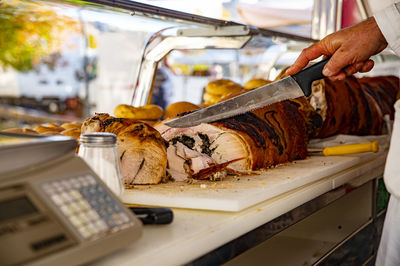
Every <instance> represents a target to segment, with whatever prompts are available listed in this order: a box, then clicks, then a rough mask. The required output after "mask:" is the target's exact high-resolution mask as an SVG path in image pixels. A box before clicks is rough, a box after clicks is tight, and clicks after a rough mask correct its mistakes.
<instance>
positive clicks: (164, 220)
mask: <svg viewBox="0 0 400 266" xmlns="http://www.w3.org/2000/svg"><path fill="white" fill-rule="evenodd" d="M129 209H130V210H131V211H132V212H133V213H134V214H135V215H136V217H137V218H139V219H140V220H141V221H142V223H143V224H169V223H171V222H172V220H173V219H174V213H173V212H172V210H171V209H169V208H145V207H129Z"/></svg>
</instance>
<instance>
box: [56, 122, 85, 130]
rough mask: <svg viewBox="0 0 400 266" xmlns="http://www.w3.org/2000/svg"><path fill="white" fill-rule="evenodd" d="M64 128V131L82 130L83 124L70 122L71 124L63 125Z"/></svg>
mask: <svg viewBox="0 0 400 266" xmlns="http://www.w3.org/2000/svg"><path fill="white" fill-rule="evenodd" d="M61 127H62V128H64V129H70V128H79V129H80V128H81V127H82V123H81V122H70V123H64V124H62V125H61Z"/></svg>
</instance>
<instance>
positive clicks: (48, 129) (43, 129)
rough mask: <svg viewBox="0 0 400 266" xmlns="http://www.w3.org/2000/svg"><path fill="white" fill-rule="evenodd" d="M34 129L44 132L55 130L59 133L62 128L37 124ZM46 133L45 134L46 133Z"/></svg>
mask: <svg viewBox="0 0 400 266" xmlns="http://www.w3.org/2000/svg"><path fill="white" fill-rule="evenodd" d="M34 130H35V131H37V132H39V133H42V134H44V133H45V132H56V133H59V132H61V131H63V130H64V129H63V128H62V127H46V126H37V127H35V128H34ZM46 135H47V134H46Z"/></svg>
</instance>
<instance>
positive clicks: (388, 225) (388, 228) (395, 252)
mask: <svg viewBox="0 0 400 266" xmlns="http://www.w3.org/2000/svg"><path fill="white" fill-rule="evenodd" d="M395 109H396V114H395V121H394V126H393V133H392V139H391V142H390V149H389V154H388V157H387V161H386V166H385V173H384V178H383V179H384V181H385V185H386V188H387V190H388V191H389V192H390V194H391V196H390V201H389V205H388V209H387V212H386V217H385V223H384V225H383V232H382V238H381V242H380V245H379V249H378V255H377V258H376V263H375V265H376V266H392V265H393V266H394V265H400V100H398V101H397V102H396V103H395Z"/></svg>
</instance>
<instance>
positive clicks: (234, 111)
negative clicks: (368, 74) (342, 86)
mask: <svg viewBox="0 0 400 266" xmlns="http://www.w3.org/2000/svg"><path fill="white" fill-rule="evenodd" d="M328 61H329V58H327V59H325V60H322V61H321V62H318V63H316V64H313V65H312V66H310V67H308V68H305V69H304V70H302V71H300V72H299V73H297V74H295V75H293V76H288V77H285V78H283V79H281V80H278V81H276V82H273V83H270V84H267V85H265V86H262V87H260V88H257V89H254V90H251V91H249V92H246V93H244V94H241V95H239V96H236V97H234V98H231V99H229V100H226V101H223V102H220V103H216V104H214V105H212V106H209V107H207V108H203V109H200V110H197V111H194V112H192V113H190V114H187V115H184V116H182V117H179V118H176V119H174V120H170V121H167V122H165V124H166V125H167V126H170V127H182V128H183V127H192V126H196V125H199V124H201V123H209V122H214V121H217V120H221V119H225V118H229V117H232V116H235V115H239V114H243V113H246V112H248V111H251V110H255V109H258V108H261V107H264V106H267V105H270V104H273V103H276V102H280V101H284V100H288V99H294V98H298V97H301V96H309V95H310V94H311V83H312V82H313V81H314V80H318V79H322V78H324V77H325V76H324V75H323V74H322V70H323V68H324V66H325V64H326V63H327V62H328Z"/></svg>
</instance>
